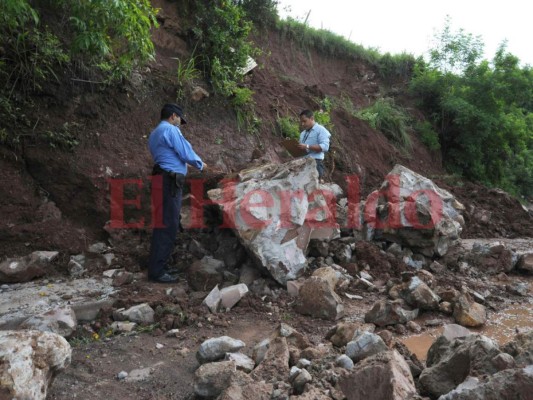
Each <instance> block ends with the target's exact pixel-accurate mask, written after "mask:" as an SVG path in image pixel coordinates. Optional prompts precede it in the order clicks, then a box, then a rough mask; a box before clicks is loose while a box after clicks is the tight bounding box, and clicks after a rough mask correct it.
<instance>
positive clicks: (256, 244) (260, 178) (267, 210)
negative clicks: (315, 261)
mask: <svg viewBox="0 0 533 400" xmlns="http://www.w3.org/2000/svg"><path fill="white" fill-rule="evenodd" d="M208 195H209V198H210V199H211V200H213V201H215V202H217V204H219V205H220V206H221V207H223V212H224V216H225V218H227V220H228V221H229V223H230V225H231V227H233V229H234V230H235V232H236V234H237V236H238V237H239V239H240V240H241V242H242V243H243V245H244V246H245V247H246V248H247V249H248V250H249V251H250V252H251V253H252V254H253V255H254V258H255V259H256V261H257V262H258V263H259V265H261V266H262V267H263V268H266V269H267V270H268V271H269V272H270V274H271V275H272V276H273V277H274V279H276V280H277V281H278V282H279V283H281V284H282V285H285V284H286V282H287V280H294V279H296V278H298V277H299V276H300V274H301V273H302V272H303V268H304V267H305V266H306V264H307V263H306V259H305V254H304V251H305V249H306V248H307V245H308V243H309V240H310V239H311V237H312V236H313V232H314V231H315V228H313V227H312V225H316V224H319V223H321V224H322V225H324V224H329V225H328V227H329V229H330V234H329V235H328V236H330V237H331V235H335V234H338V226H337V224H336V221H335V219H334V218H333V216H332V214H331V212H330V210H329V202H331V201H332V200H333V201H334V200H335V199H334V196H335V192H334V191H331V190H329V188H328V187H324V189H321V188H320V187H319V185H318V175H317V171H316V167H315V163H314V160H313V159H310V158H300V159H296V160H293V161H290V162H288V163H286V164H283V165H275V164H268V165H265V166H262V167H258V168H252V169H249V170H244V171H241V172H240V173H239V180H238V182H234V183H230V184H228V185H226V187H225V188H221V189H214V190H210V191H209V192H208ZM331 197H333V199H331ZM317 234H318V233H317ZM321 234H322V235H324V233H321Z"/></svg>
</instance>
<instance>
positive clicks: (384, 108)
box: [357, 98, 412, 150]
mask: <svg viewBox="0 0 533 400" xmlns="http://www.w3.org/2000/svg"><path fill="white" fill-rule="evenodd" d="M357 117H358V118H360V119H362V120H365V121H367V122H368V124H369V125H370V126H371V127H372V128H374V129H376V130H379V131H381V132H382V133H383V134H384V135H385V136H386V137H387V138H388V139H389V140H391V141H392V142H394V143H395V144H397V145H399V146H400V148H402V149H403V150H410V149H411V146H412V144H411V138H410V137H409V133H408V132H407V128H408V121H409V117H408V116H407V114H406V113H405V112H404V111H403V110H402V109H400V108H399V107H397V106H396V105H395V103H394V100H393V99H391V98H383V99H379V100H377V101H376V102H375V103H374V104H373V105H372V106H370V107H368V108H365V109H363V110H361V111H359V112H358V113H357Z"/></svg>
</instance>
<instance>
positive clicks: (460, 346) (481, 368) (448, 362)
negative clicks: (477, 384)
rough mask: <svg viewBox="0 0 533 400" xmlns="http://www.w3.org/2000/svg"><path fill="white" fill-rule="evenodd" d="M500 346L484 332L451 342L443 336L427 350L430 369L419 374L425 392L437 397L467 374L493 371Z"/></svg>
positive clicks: (463, 378) (451, 388) (495, 370)
mask: <svg viewBox="0 0 533 400" xmlns="http://www.w3.org/2000/svg"><path fill="white" fill-rule="evenodd" d="M500 353H501V351H500V349H499V347H498V345H497V344H496V343H495V342H494V341H493V340H491V339H489V338H487V337H485V336H481V335H469V336H465V337H460V338H456V339H454V340H453V341H451V342H449V341H448V340H447V339H446V338H445V337H444V336H440V337H439V338H438V339H437V340H436V341H435V343H434V344H433V345H432V346H431V348H430V349H429V351H428V359H427V361H426V364H427V366H428V368H426V369H425V370H423V371H422V374H421V375H420V384H421V386H422V388H423V389H424V392H426V393H428V394H430V395H431V396H434V397H438V396H440V395H443V394H446V393H448V392H450V391H451V390H453V389H455V388H456V387H457V386H458V385H459V384H460V383H462V382H463V381H464V380H465V379H466V377H467V376H469V375H473V376H479V375H483V374H489V375H490V374H494V373H496V372H497V371H498V368H497V366H496V365H494V363H493V362H492V360H493V359H494V358H495V357H496V356H497V355H498V354H500Z"/></svg>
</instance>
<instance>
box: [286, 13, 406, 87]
mask: <svg viewBox="0 0 533 400" xmlns="http://www.w3.org/2000/svg"><path fill="white" fill-rule="evenodd" d="M277 30H278V32H279V34H280V36H281V38H282V39H283V40H293V41H294V42H295V43H297V44H299V45H300V46H301V47H302V48H304V49H310V48H314V49H316V50H317V51H318V52H319V53H320V54H322V55H325V56H329V57H333V58H344V59H348V60H361V61H365V62H367V63H369V64H370V65H372V66H374V67H375V68H376V69H377V70H378V71H379V74H380V76H381V77H382V78H383V79H385V80H386V81H392V80H394V79H397V78H403V79H410V78H411V75H412V70H413V66H414V65H415V62H416V60H415V57H414V56H413V55H411V54H407V53H402V54H399V55H396V54H394V55H391V54H390V53H386V54H385V55H382V54H381V53H380V52H379V51H378V50H377V49H375V48H365V47H364V46H362V45H360V44H357V43H354V42H352V41H350V40H348V39H346V38H345V37H343V36H340V35H337V34H336V33H333V32H331V31H329V30H326V29H316V28H312V27H310V26H308V25H307V24H306V23H303V22H300V21H297V20H295V19H293V18H290V17H289V18H287V19H285V20H279V21H278V23H277Z"/></svg>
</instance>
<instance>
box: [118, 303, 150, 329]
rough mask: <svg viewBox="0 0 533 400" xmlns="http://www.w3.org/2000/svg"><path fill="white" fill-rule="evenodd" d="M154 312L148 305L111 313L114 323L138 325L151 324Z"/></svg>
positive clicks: (138, 305)
mask: <svg viewBox="0 0 533 400" xmlns="http://www.w3.org/2000/svg"><path fill="white" fill-rule="evenodd" d="M154 314H155V312H154V310H153V308H152V307H150V305H149V304H148V303H142V304H137V305H136V306H133V307H130V308H128V309H127V310H126V309H125V308H119V309H118V310H115V311H113V319H114V320H115V321H131V322H137V323H138V324H153V323H154Z"/></svg>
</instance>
